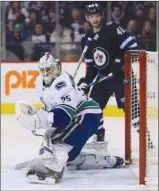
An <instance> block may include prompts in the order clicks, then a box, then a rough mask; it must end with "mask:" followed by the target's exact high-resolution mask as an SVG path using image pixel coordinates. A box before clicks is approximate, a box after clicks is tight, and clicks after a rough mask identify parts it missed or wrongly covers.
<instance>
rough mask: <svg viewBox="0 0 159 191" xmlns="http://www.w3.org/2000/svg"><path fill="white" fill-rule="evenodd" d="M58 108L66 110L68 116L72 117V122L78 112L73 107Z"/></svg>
mask: <svg viewBox="0 0 159 191" xmlns="http://www.w3.org/2000/svg"><path fill="white" fill-rule="evenodd" d="M56 108H60V109H62V110H64V111H65V112H66V113H67V114H68V116H69V117H70V119H71V120H72V119H73V118H74V116H75V114H76V110H75V109H72V108H71V107H69V106H67V105H58V106H57V107H56Z"/></svg>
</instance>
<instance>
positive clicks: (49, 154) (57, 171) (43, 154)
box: [26, 137, 72, 184]
mask: <svg viewBox="0 0 159 191" xmlns="http://www.w3.org/2000/svg"><path fill="white" fill-rule="evenodd" d="M71 148H72V147H71ZM71 148H70V146H69V145H66V144H63V143H56V144H52V143H51V138H48V137H47V138H45V139H44V142H43V144H42V147H41V149H40V152H39V156H37V157H36V158H34V159H33V160H31V161H30V163H29V164H28V169H27V172H26V178H27V181H29V182H32V183H44V184H53V183H57V182H59V181H60V180H61V179H62V176H63V172H64V169H65V166H66V162H67V160H68V152H69V150H70V149H71Z"/></svg>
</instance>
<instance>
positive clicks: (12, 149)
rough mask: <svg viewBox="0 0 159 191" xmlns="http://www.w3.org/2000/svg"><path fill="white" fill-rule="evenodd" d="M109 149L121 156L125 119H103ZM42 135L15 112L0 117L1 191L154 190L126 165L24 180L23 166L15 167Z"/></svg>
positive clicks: (31, 152) (32, 151) (28, 155)
mask: <svg viewBox="0 0 159 191" xmlns="http://www.w3.org/2000/svg"><path fill="white" fill-rule="evenodd" d="M104 123H105V128H106V129H107V137H106V139H107V140H108V141H109V145H108V146H109V150H110V151H111V153H112V154H114V155H116V156H118V155H119V156H122V157H124V141H125V140H124V119H123V118H121V117H120V118H105V121H104ZM41 141H42V138H41V137H35V136H33V135H32V134H31V133H30V131H28V130H26V129H23V128H22V127H20V125H19V124H18V123H17V121H16V118H15V116H14V115H2V116H1V189H2V190H121V189H122V190H150V189H151V190H157V187H154V186H153V187H151V188H150V187H147V186H139V185H138V180H137V178H136V177H135V176H134V175H133V174H132V172H131V171H130V170H129V169H128V168H122V169H104V170H88V171H75V170H72V171H68V170H66V171H65V174H64V178H63V180H62V182H60V183H59V184H56V185H39V184H31V183H28V182H26V181H25V169H22V170H18V171H16V170H14V166H15V164H16V163H18V162H23V161H26V160H29V159H31V158H33V157H34V156H36V154H37V153H38V150H39V148H40V145H41Z"/></svg>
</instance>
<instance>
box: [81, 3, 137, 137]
mask: <svg viewBox="0 0 159 191" xmlns="http://www.w3.org/2000/svg"><path fill="white" fill-rule="evenodd" d="M103 16H104V15H103V11H102V8H101V6H100V5H99V4H98V3H93V4H90V5H87V6H86V20H87V21H88V22H89V23H90V25H91V26H92V29H91V30H89V31H88V32H87V34H85V36H84V37H83V39H82V42H81V43H82V48H84V46H85V42H86V40H87V39H88V37H90V38H92V41H91V43H90V46H89V48H88V50H87V53H86V55H85V62H86V64H87V72H86V76H85V78H81V79H80V81H79V83H78V85H79V86H80V87H81V88H83V89H84V91H85V93H88V92H89V89H88V88H86V85H87V84H89V83H91V82H92V81H93V80H94V79H95V78H96V79H97V80H98V79H99V78H101V77H102V76H105V75H108V74H110V73H112V74H113V78H112V79H110V80H105V81H103V82H101V83H99V84H96V85H95V86H94V87H93V88H92V91H91V93H90V97H92V98H93V99H94V100H96V101H97V102H98V103H99V104H100V107H101V109H104V108H105V106H106V105H107V103H108V100H109V98H110V97H111V95H112V94H113V93H115V98H116V101H117V105H118V108H122V109H123V110H124V101H125V96H124V83H123V82H124V53H125V51H126V50H132V49H137V47H138V45H137V42H136V40H135V39H134V38H133V37H132V36H130V35H129V34H128V33H127V32H126V31H125V30H124V29H123V28H122V27H120V26H119V25H117V24H116V23H112V22H108V23H105V22H104V21H103ZM137 116H138V113H137V114H136V116H135V118H136V117H137ZM104 134H105V130H104V128H103V127H102V124H101V129H100V130H99V131H98V133H97V141H104Z"/></svg>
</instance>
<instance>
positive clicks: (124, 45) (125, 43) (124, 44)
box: [120, 36, 134, 49]
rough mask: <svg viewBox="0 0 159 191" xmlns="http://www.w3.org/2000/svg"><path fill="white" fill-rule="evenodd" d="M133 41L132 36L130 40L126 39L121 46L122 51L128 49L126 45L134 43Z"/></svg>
mask: <svg viewBox="0 0 159 191" xmlns="http://www.w3.org/2000/svg"><path fill="white" fill-rule="evenodd" d="M132 40H134V39H133V38H132V37H131V36H129V37H128V38H126V39H125V40H124V41H123V42H122V44H121V45H120V49H124V48H125V47H126V45H127V44H128V43H129V42H130V41H132Z"/></svg>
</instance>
